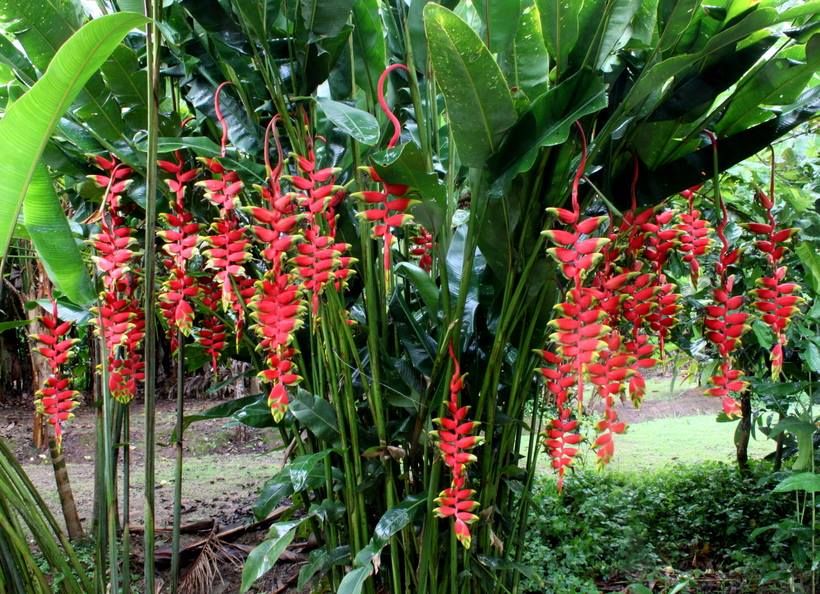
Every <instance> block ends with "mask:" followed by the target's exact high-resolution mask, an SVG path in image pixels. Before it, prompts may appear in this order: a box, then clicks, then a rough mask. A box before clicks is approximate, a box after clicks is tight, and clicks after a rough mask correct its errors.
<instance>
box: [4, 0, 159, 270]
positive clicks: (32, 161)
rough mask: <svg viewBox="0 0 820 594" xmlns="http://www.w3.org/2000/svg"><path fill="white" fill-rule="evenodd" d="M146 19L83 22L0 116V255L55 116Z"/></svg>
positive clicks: (108, 18)
mask: <svg viewBox="0 0 820 594" xmlns="http://www.w3.org/2000/svg"><path fill="white" fill-rule="evenodd" d="M145 21H146V19H145V18H144V17H142V16H139V15H136V14H132V13H122V14H114V15H109V16H105V17H101V18H99V19H95V20H93V21H91V22H90V23H88V24H87V25H85V26H84V27H83V28H82V29H80V31H78V32H77V33H76V34H74V35H73V36H72V37H71V38H70V39H69V40H68V41H67V42H66V43H65V45H63V46H62V47H61V48H60V50H59V51H58V52H57V54H56V55H55V56H54V59H53V60H52V62H51V64H49V67H48V69H47V70H46V72H45V74H44V75H43V77H42V78H41V79H40V80H39V81H37V83H36V84H35V85H34V86H33V87H32V88H31V89H30V90H29V91H28V92H27V93H26V94H25V95H23V97H21V98H20V99H19V100H18V101H17V102H15V103H14V104H13V105H12V106H11V107H9V109H8V110H7V111H6V115H5V117H4V118H3V119H2V120H0V154H2V155H3V158H2V159H0V179H2V180H3V183H2V185H1V186H0V212H3V213H6V214H5V215H4V216H3V217H2V219H0V256H4V255H5V253H6V250H7V249H8V245H9V241H10V239H11V235H12V231H13V228H14V224H15V222H16V220H17V216H18V214H19V213H20V210H21V208H22V205H23V199H24V198H25V196H26V193H27V192H28V189H29V184H30V183H31V181H32V179H33V177H34V175H35V172H36V169H37V167H38V163H39V160H40V156H41V155H42V153H43V150H44V149H45V147H46V144H47V143H48V141H49V138H50V137H51V134H52V132H53V131H54V129H55V127H56V126H57V122H59V120H60V117H61V116H62V115H63V113H65V111H66V110H67V109H68V107H69V105H71V102H72V101H73V100H74V98H75V97H76V96H77V94H78V93H79V92H80V90H81V89H82V88H83V85H84V84H85V83H86V81H88V79H89V78H90V77H91V75H92V74H94V72H95V71H96V70H97V69H98V68H99V67H100V66H101V65H102V63H103V62H104V61H105V59H106V58H107V57H108V56H109V55H110V54H111V52H113V51H114V49H115V48H116V47H117V45H118V44H119V43H120V41H121V40H122V38H123V37H124V36H125V34H126V33H128V31H130V30H131V29H133V28H135V27H138V26H140V25H141V24H144V23H145Z"/></svg>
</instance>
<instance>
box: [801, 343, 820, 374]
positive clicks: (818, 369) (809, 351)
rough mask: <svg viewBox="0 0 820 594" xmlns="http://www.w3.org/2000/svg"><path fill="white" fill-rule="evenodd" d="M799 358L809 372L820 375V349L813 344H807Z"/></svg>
mask: <svg viewBox="0 0 820 594" xmlns="http://www.w3.org/2000/svg"><path fill="white" fill-rule="evenodd" d="M800 358H801V359H803V362H804V363H805V364H806V367H808V368H809V370H810V371H812V372H814V373H820V347H818V346H817V345H816V344H815V343H813V342H807V343H806V348H805V349H803V351H802V352H801V353H800Z"/></svg>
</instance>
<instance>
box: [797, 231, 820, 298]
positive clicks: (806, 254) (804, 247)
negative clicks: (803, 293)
mask: <svg viewBox="0 0 820 594" xmlns="http://www.w3.org/2000/svg"><path fill="white" fill-rule="evenodd" d="M794 251H795V253H796V254H797V257H798V258H800V263H801V264H802V265H803V272H804V273H805V275H806V279H807V280H808V281H809V283H810V284H811V287H812V290H813V291H814V292H815V293H816V294H818V295H820V256H818V255H817V252H816V251H815V250H814V248H813V247H812V246H811V244H809V242H807V241H801V242H800V243H799V244H798V246H797V247H796V248H795V250H794Z"/></svg>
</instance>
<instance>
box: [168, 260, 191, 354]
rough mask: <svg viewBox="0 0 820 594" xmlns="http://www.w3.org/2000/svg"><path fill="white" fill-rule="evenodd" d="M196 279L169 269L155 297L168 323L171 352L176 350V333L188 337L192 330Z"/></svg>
mask: <svg viewBox="0 0 820 594" xmlns="http://www.w3.org/2000/svg"><path fill="white" fill-rule="evenodd" d="M199 291H200V287H199V285H198V284H197V282H196V279H195V278H193V277H192V276H188V275H187V274H186V273H185V272H184V271H183V270H181V269H180V268H176V267H174V266H173V265H171V267H170V275H169V277H168V278H167V279H166V281H165V282H164V283H163V285H162V289H161V290H160V291H159V294H158V295H157V299H158V300H159V307H160V310H161V311H162V315H163V317H164V318H165V320H166V322H167V323H168V335H169V337H170V339H171V343H172V345H171V346H172V350H174V351H175V350H176V347H177V344H176V340H177V339H176V336H175V335H176V331H177V330H179V331H181V332H182V334H184V335H185V336H188V335H189V334H190V332H191V329H192V328H193V323H194V307H193V305H192V302H193V300H194V299H196V298H197V297H198V296H199Z"/></svg>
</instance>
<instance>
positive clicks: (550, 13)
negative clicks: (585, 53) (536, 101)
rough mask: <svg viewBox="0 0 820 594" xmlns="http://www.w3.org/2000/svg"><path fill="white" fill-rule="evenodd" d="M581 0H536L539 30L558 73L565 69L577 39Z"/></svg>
mask: <svg viewBox="0 0 820 594" xmlns="http://www.w3.org/2000/svg"><path fill="white" fill-rule="evenodd" d="M582 4H583V0H536V5H537V6H538V12H539V13H540V17H541V30H542V32H543V35H544V41H545V43H546V44H547V48H549V52H550V56H552V59H553V60H554V61H555V66H556V67H557V68H558V73H559V75H561V74H563V73H564V71H565V70H566V67H567V63H568V61H569V56H570V53H571V52H572V50H573V48H574V47H575V42H576V41H578V15H579V14H580V12H581V6H582Z"/></svg>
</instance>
